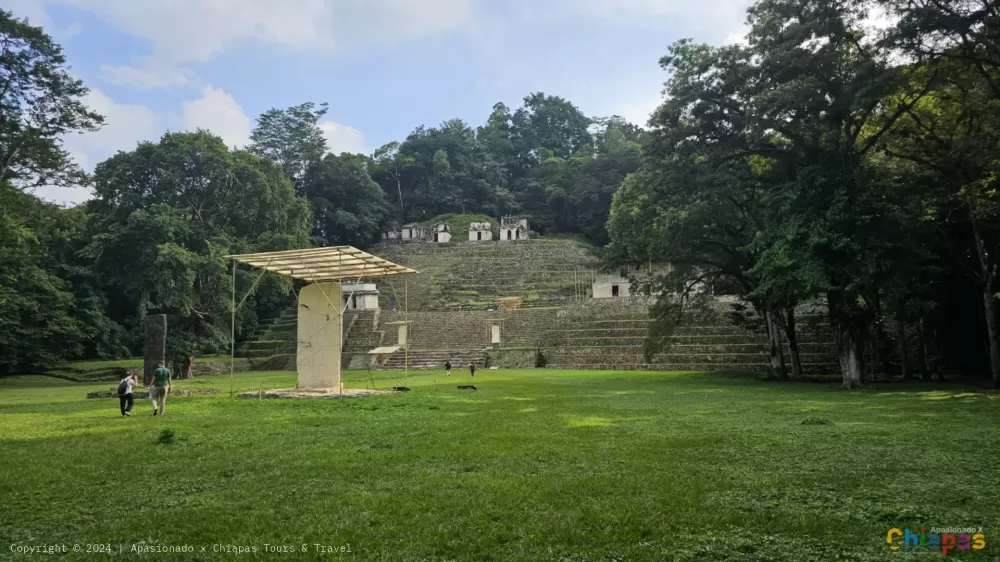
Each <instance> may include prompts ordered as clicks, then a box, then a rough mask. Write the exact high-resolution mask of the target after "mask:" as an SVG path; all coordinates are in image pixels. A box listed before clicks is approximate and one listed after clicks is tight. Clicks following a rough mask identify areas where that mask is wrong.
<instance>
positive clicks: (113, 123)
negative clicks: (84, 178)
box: [35, 90, 158, 204]
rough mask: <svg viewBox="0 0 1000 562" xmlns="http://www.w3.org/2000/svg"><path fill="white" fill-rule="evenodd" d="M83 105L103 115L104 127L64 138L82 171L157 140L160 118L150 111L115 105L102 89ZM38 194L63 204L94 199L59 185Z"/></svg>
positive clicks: (81, 189) (39, 189)
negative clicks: (146, 141) (142, 142)
mask: <svg viewBox="0 0 1000 562" xmlns="http://www.w3.org/2000/svg"><path fill="white" fill-rule="evenodd" d="M83 102H84V103H85V104H87V105H88V106H89V107H90V108H91V109H93V110H94V111H96V112H98V113H100V114H101V115H103V116H104V126H103V127H102V128H101V129H100V130H99V131H96V132H93V133H82V134H75V133H74V134H70V135H67V136H66V137H65V138H64V139H63V148H65V149H66V150H67V151H68V152H69V153H70V155H71V156H73V159H74V160H76V162H77V164H79V165H80V167H82V168H83V169H85V170H87V171H93V169H94V166H95V165H97V164H98V163H99V162H101V161H103V160H105V159H107V158H109V157H111V156H113V155H114V154H115V153H116V152H118V151H120V150H131V149H132V148H134V147H135V145H136V144H137V143H139V142H141V141H144V140H154V137H155V135H156V133H157V125H158V123H157V121H158V119H157V116H156V114H155V113H154V112H153V110H151V109H150V108H148V107H146V106H144V105H130V104H121V103H115V102H114V100H112V99H111V98H109V97H108V96H107V95H105V94H104V92H101V91H100V90H91V91H90V93H89V94H87V95H86V97H84V98H83ZM35 194H36V195H38V196H39V197H41V198H42V199H45V200H48V201H55V202H57V203H62V204H76V203H80V202H83V201H86V200H87V199H89V198H90V196H91V192H90V190H89V189H84V188H69V187H56V186H43V187H39V188H38V189H37V190H35Z"/></svg>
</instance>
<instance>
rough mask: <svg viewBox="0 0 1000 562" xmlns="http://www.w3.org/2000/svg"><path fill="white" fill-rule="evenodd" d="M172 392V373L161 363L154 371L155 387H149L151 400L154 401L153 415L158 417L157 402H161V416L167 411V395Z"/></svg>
mask: <svg viewBox="0 0 1000 562" xmlns="http://www.w3.org/2000/svg"><path fill="white" fill-rule="evenodd" d="M169 392H170V371H169V370H168V369H167V368H166V367H164V366H163V361H160V363H159V366H158V367H157V368H156V370H155V371H153V386H151V387H149V399H150V400H152V401H153V415H154V416H155V415H156V406H157V400H159V406H160V415H161V416H162V415H163V414H164V413H165V412H166V411H167V394H168V393H169Z"/></svg>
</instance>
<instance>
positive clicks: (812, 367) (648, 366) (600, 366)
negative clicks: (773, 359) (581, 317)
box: [545, 363, 840, 375]
mask: <svg viewBox="0 0 1000 562" xmlns="http://www.w3.org/2000/svg"><path fill="white" fill-rule="evenodd" d="M545 367H546V368H547V369H573V370H610V371H728V370H732V371H750V372H755V373H770V371H771V364H770V363H741V364H735V365H723V364H702V365H696V364H674V365H671V364H668V363H579V364H574V363H561V364H552V363H550V364H547V365H546V366H545ZM788 369H789V371H791V366H788ZM802 372H803V374H808V375H815V374H828V373H838V372H840V367H839V366H837V364H833V363H803V365H802Z"/></svg>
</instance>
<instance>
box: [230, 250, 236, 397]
mask: <svg viewBox="0 0 1000 562" xmlns="http://www.w3.org/2000/svg"><path fill="white" fill-rule="evenodd" d="M230 304H232V307H233V311H232V317H231V319H230V323H229V397H230V398H232V397H233V370H234V367H235V364H236V260H233V294H232V300H231V301H230Z"/></svg>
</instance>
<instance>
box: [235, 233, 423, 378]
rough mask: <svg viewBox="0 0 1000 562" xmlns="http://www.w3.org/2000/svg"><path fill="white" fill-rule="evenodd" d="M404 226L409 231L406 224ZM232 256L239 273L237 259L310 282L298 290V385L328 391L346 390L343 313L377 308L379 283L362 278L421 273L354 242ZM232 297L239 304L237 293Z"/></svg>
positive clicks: (296, 362) (296, 359)
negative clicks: (343, 377) (343, 371)
mask: <svg viewBox="0 0 1000 562" xmlns="http://www.w3.org/2000/svg"><path fill="white" fill-rule="evenodd" d="M403 230H404V233H405V232H406V227H404V229H403ZM227 258H229V259H232V260H233V261H234V262H235V263H234V264H233V268H234V270H233V271H234V275H235V267H236V263H243V264H246V265H249V266H252V267H255V268H258V269H262V270H264V271H270V272H273V273H278V274H280V275H287V276H289V277H292V278H295V279H299V280H301V281H305V282H306V283H307V285H306V286H305V287H303V288H302V289H301V290H300V291H299V294H298V304H297V308H298V310H297V317H298V330H297V338H296V339H297V348H296V357H295V365H296V368H297V370H298V386H297V389H299V390H302V389H305V390H310V391H317V392H327V393H333V392H335V391H337V390H340V391H341V392H342V385H341V379H340V370H341V351H342V347H343V341H342V337H341V336H342V334H343V330H344V312H345V311H346V310H348V309H364V308H368V307H374V308H378V291H377V290H376V288H375V284H374V283H362V282H361V281H362V280H371V279H383V278H387V277H394V276H400V275H408V274H411V273H417V272H416V271H415V270H413V269H410V268H408V267H404V266H401V265H397V264H395V263H392V262H390V261H388V260H385V259H382V258H379V257H377V256H373V255H371V254H369V253H367V252H363V251H361V250H359V249H357V248H353V247H351V246H332V247H325V248H312V249H309V250H290V251H285V252H265V253H259V254H241V255H233V256H227ZM261 274H262V275H263V272H261ZM358 297H360V298H358ZM233 300H234V303H233V306H234V308H236V303H235V295H234V298H233Z"/></svg>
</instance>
